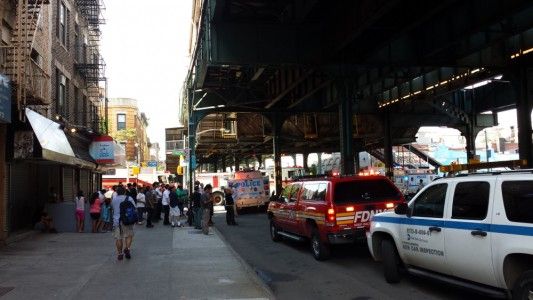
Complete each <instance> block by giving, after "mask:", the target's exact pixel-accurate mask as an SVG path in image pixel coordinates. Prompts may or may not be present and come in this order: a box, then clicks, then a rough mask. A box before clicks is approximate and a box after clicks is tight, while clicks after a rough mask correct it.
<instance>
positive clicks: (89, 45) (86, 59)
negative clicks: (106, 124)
mask: <svg viewBox="0 0 533 300" xmlns="http://www.w3.org/2000/svg"><path fill="white" fill-rule="evenodd" d="M76 4H77V6H78V8H79V9H80V11H81V14H82V15H83V16H84V17H85V20H86V21H87V26H88V36H87V39H86V40H84V41H83V42H80V43H79V44H78V45H77V46H76V47H77V49H76V51H78V53H79V55H78V59H77V63H76V64H75V68H76V70H77V71H78V72H79V73H80V74H81V75H82V76H83V77H84V79H85V84H86V89H87V96H88V97H89V99H90V101H91V103H93V104H94V105H97V106H98V107H99V109H100V110H105V115H107V105H106V104H107V98H106V99H105V102H102V99H103V98H105V96H104V95H102V89H101V88H100V82H106V80H107V79H106V78H105V62H104V59H103V58H102V56H101V55H100V38H101V34H102V32H101V30H100V25H102V24H104V23H105V20H104V19H103V17H102V10H103V9H104V7H103V3H102V1H101V0H76ZM94 122H95V124H91V125H92V127H93V128H98V125H99V124H98V123H99V121H98V118H96V120H94ZM105 130H106V129H104V131H105Z"/></svg>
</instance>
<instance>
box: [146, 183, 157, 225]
mask: <svg viewBox="0 0 533 300" xmlns="http://www.w3.org/2000/svg"><path fill="white" fill-rule="evenodd" d="M152 186H153V187H154V188H155V187H157V182H154V183H153V185H152ZM152 186H150V185H148V186H146V188H145V193H144V194H145V196H146V228H152V227H154V225H153V224H152V220H153V219H154V211H155V207H156V205H157V198H156V192H155V190H154V189H152Z"/></svg>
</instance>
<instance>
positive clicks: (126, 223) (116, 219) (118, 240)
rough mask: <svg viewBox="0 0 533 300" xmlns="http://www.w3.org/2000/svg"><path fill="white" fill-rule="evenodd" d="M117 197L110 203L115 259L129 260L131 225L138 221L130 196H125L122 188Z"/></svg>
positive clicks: (131, 236) (131, 235)
mask: <svg viewBox="0 0 533 300" xmlns="http://www.w3.org/2000/svg"><path fill="white" fill-rule="evenodd" d="M117 194H118V195H117V196H116V197H115V198H113V200H112V201H111V206H112V207H113V237H114V238H115V245H116V247H117V259H118V260H122V259H123V258H124V256H126V258H127V259H130V258H131V252H130V250H131V243H132V242H133V235H134V234H133V225H134V224H135V223H136V222H137V221H138V216H137V208H136V207H135V201H134V200H133V198H132V197H131V196H126V190H125V189H124V187H119V188H118V189H117Z"/></svg>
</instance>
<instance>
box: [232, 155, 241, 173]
mask: <svg viewBox="0 0 533 300" xmlns="http://www.w3.org/2000/svg"><path fill="white" fill-rule="evenodd" d="M240 164H241V162H240V160H239V157H238V156H237V155H235V154H233V168H234V169H233V172H237V171H239V165H240Z"/></svg>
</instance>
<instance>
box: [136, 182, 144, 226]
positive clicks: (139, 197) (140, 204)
mask: <svg viewBox="0 0 533 300" xmlns="http://www.w3.org/2000/svg"><path fill="white" fill-rule="evenodd" d="M145 209H146V196H145V195H144V189H140V190H139V192H138V193H137V215H138V216H139V223H138V224H139V225H142V223H143V214H144V211H145Z"/></svg>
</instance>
